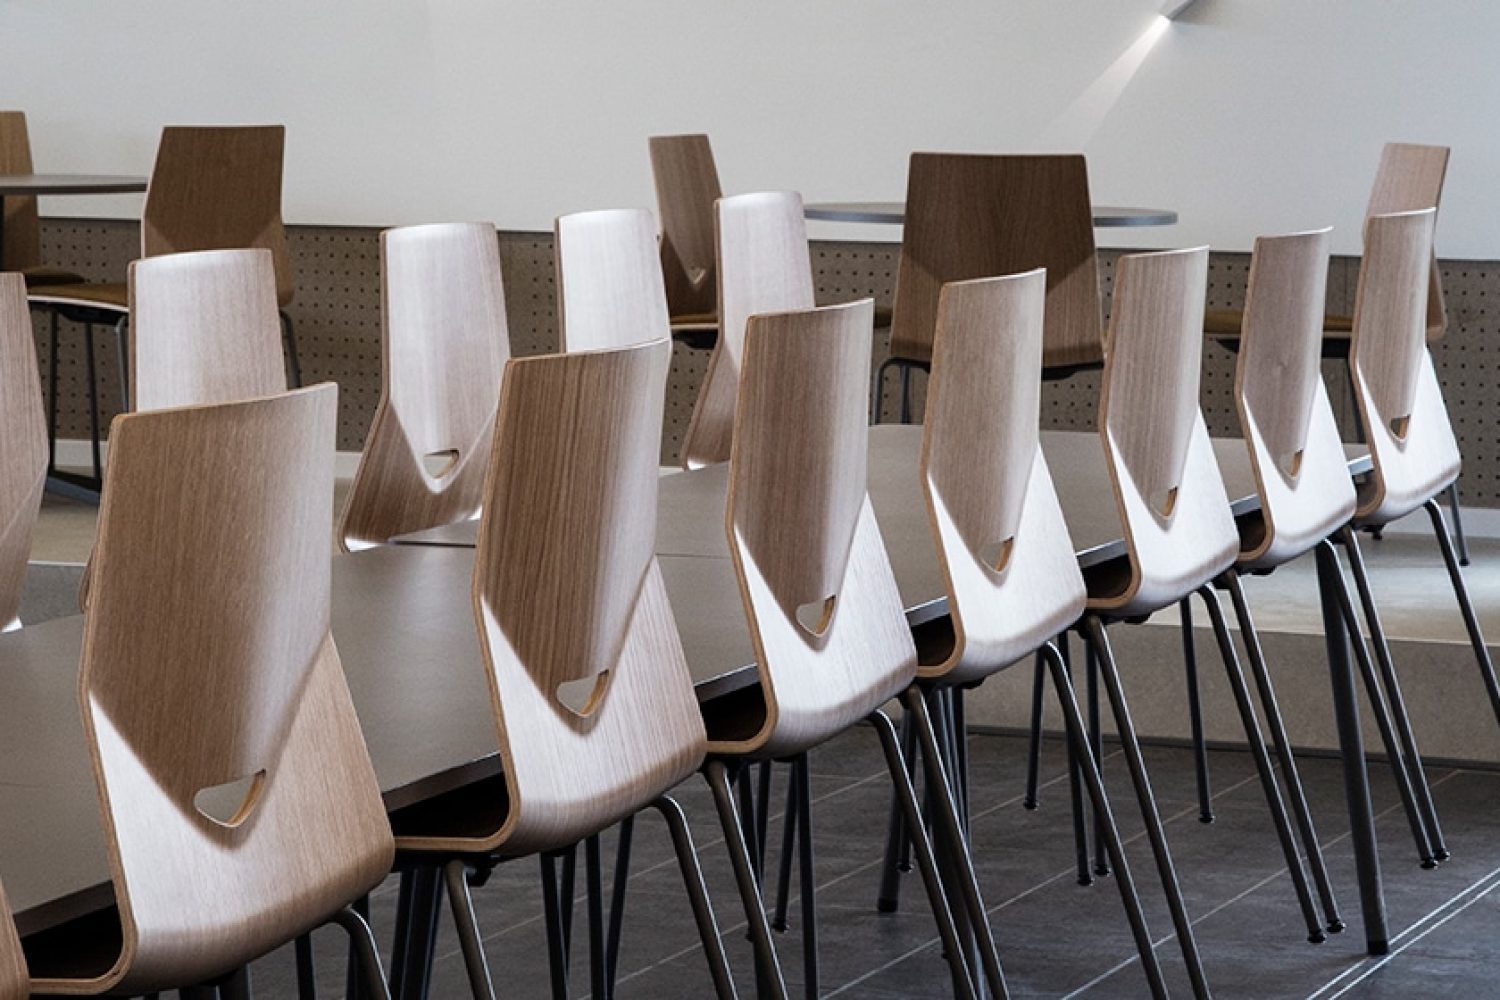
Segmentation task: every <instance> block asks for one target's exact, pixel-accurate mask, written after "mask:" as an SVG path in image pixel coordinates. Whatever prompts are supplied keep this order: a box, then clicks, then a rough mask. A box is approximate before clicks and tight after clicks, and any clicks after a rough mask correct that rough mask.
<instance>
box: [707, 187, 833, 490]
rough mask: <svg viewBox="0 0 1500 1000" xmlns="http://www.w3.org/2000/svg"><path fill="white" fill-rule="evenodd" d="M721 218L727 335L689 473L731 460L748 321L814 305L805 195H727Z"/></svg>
mask: <svg viewBox="0 0 1500 1000" xmlns="http://www.w3.org/2000/svg"><path fill="white" fill-rule="evenodd" d="M714 219H715V240H716V244H715V245H716V253H717V259H718V272H717V273H718V282H719V302H720V303H721V304H722V308H721V310H720V319H719V323H720V325H721V326H722V330H721V331H720V335H719V338H718V340H717V341H716V342H715V344H714V348H713V354H712V355H711V356H710V357H709V359H708V374H707V375H705V376H704V379H703V384H702V386H701V387H700V388H699V390H698V401H697V403H696V404H695V405H694V406H693V417H692V420H691V422H690V423H689V424H688V430H687V435H686V437H685V438H684V439H683V444H682V464H683V466H684V467H685V468H688V469H696V468H700V467H702V466H705V465H715V464H717V463H719V462H727V461H728V460H729V452H730V442H731V440H732V439H733V437H734V408H735V401H736V400H737V399H738V397H739V389H740V363H741V359H742V357H743V356H744V350H745V346H744V345H745V324H746V322H747V321H748V320H749V319H750V317H751V316H752V315H754V314H756V313H774V312H788V311H791V310H794V309H811V308H812V307H813V305H814V302H813V281H812V261H811V259H810V258H809V256H808V250H807V224H806V223H805V222H804V221H803V217H802V196H801V195H799V194H797V193H795V192H791V191H787V192H766V193H761V194H742V195H737V196H735V197H733V198H721V199H719V201H718V202H716V203H715V205H714Z"/></svg>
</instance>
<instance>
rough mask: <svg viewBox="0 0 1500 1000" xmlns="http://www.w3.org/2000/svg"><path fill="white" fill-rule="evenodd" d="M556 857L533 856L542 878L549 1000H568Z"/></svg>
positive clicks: (547, 855)
mask: <svg viewBox="0 0 1500 1000" xmlns="http://www.w3.org/2000/svg"><path fill="white" fill-rule="evenodd" d="M557 858H558V855H557V854H556V853H546V854H540V855H538V856H537V860H538V863H539V864H540V866H541V870H542V871H541V876H542V914H543V918H544V920H545V921H546V927H547V970H548V972H549V974H550V977H551V981H552V1000H568V953H567V945H566V944H565V943H564V939H563V938H564V936H563V928H562V908H561V906H560V905H559V903H558V886H557Z"/></svg>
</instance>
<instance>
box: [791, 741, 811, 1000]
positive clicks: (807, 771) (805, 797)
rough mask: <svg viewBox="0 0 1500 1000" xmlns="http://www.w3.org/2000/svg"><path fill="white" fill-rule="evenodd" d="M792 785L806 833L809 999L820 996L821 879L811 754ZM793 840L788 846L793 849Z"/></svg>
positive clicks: (800, 857) (805, 974) (800, 761)
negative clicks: (815, 850)
mask: <svg viewBox="0 0 1500 1000" xmlns="http://www.w3.org/2000/svg"><path fill="white" fill-rule="evenodd" d="M792 775H793V777H792V785H793V787H794V788H795V789H796V798H797V801H796V806H797V819H798V824H799V825H800V826H801V828H802V836H800V837H798V838H797V848H798V850H797V861H798V867H799V868H800V869H801V879H800V881H801V890H802V981H803V992H804V993H805V994H806V996H807V997H808V1000H818V994H819V986H818V980H819V976H818V965H819V963H818V908H817V879H816V875H815V873H814V871H813V839H812V769H811V767H810V766H809V764H808V761H807V754H803V755H802V756H800V757H798V758H797V760H796V762H795V763H793V764H792ZM791 849H792V845H791V844H787V845H786V847H785V850H786V851H788V852H790V851H791Z"/></svg>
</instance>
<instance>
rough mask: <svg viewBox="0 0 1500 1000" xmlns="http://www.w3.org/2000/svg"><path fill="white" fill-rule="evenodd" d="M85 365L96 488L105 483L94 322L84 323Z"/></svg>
mask: <svg viewBox="0 0 1500 1000" xmlns="http://www.w3.org/2000/svg"><path fill="white" fill-rule="evenodd" d="M83 351H84V366H85V368H86V369H87V372H88V379H89V448H90V453H91V456H92V458H93V460H94V488H95V489H98V488H99V487H100V486H102V485H103V484H104V462H103V460H102V459H101V458H100V457H99V378H98V373H97V372H96V371H95V358H94V324H92V323H85V324H83Z"/></svg>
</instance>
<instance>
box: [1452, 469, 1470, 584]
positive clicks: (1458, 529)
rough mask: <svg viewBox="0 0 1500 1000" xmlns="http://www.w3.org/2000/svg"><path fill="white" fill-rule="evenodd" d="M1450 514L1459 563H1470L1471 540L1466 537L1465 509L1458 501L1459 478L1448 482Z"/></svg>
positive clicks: (1461, 564) (1462, 564) (1464, 564)
mask: <svg viewBox="0 0 1500 1000" xmlns="http://www.w3.org/2000/svg"><path fill="white" fill-rule="evenodd" d="M1448 512H1449V514H1448V516H1449V517H1451V518H1453V542H1454V544H1455V545H1456V546H1457V547H1458V564H1459V565H1460V566H1467V565H1469V540H1468V539H1467V538H1465V537H1464V509H1463V507H1461V506H1460V505H1459V502H1458V480H1457V479H1455V480H1453V482H1451V483H1449V484H1448Z"/></svg>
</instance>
